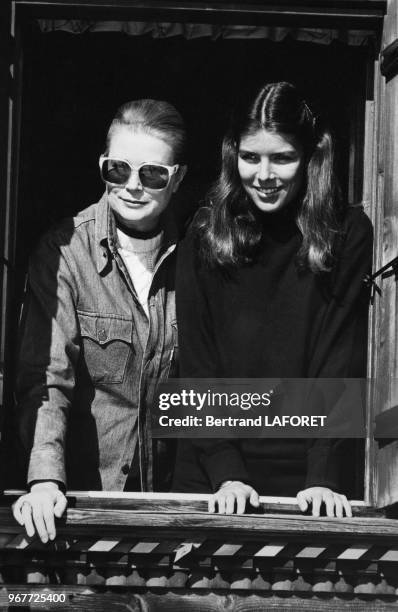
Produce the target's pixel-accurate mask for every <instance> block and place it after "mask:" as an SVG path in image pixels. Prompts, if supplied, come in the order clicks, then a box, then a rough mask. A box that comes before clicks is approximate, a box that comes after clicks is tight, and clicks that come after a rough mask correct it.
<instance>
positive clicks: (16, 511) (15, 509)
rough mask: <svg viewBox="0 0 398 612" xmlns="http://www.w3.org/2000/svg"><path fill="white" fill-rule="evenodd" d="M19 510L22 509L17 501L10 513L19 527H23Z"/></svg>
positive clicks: (18, 500) (19, 500) (20, 503)
mask: <svg viewBox="0 0 398 612" xmlns="http://www.w3.org/2000/svg"><path fill="white" fill-rule="evenodd" d="M21 508H22V501H21V499H17V501H16V502H15V503H14V504H13V505H12V513H13V516H14V518H15V520H16V521H18V523H19V524H20V525H23V524H24V523H23V518H22V514H21Z"/></svg>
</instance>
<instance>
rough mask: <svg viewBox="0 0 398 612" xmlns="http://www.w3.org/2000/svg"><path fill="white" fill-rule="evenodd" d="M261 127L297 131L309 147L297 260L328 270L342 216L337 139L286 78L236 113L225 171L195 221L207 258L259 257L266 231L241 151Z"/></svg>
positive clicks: (224, 261)
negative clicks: (242, 172)
mask: <svg viewBox="0 0 398 612" xmlns="http://www.w3.org/2000/svg"><path fill="white" fill-rule="evenodd" d="M259 129H265V130H268V131H271V132H274V133H280V134H285V135H291V136H294V137H295V138H296V139H297V140H298V142H299V143H300V144H301V146H302V147H303V151H304V157H305V162H304V163H305V171H304V184H303V188H302V190H301V197H300V201H299V202H298V205H297V213H296V223H297V226H298V228H299V229H300V231H301V233H302V236H303V240H302V244H301V248H300V250H299V252H298V254H297V261H298V263H299V265H302V266H306V267H308V268H310V269H311V270H312V271H313V272H314V273H319V272H325V271H327V270H329V269H330V268H331V265H332V263H333V245H334V242H335V238H336V236H337V235H338V234H339V232H340V230H341V217H342V208H341V198H340V190H339V187H338V183H337V179H336V177H335V174H334V169H333V165H334V162H333V157H334V156H333V140H332V137H331V134H330V132H329V131H328V130H327V129H325V128H323V127H321V125H320V122H319V120H317V119H316V118H315V116H314V114H313V112H312V111H311V110H310V108H309V106H308V105H307V103H306V102H305V100H304V99H303V97H302V96H301V95H300V94H299V92H298V91H297V89H296V88H295V87H294V86H293V85H292V84H290V83H286V82H280V83H270V84H267V85H265V86H264V87H263V88H262V89H261V90H260V91H259V93H258V94H257V96H256V97H255V99H254V101H252V102H251V103H250V104H249V105H246V106H244V107H243V108H238V109H237V111H236V112H235V116H234V117H233V120H232V122H231V126H230V128H229V130H228V132H227V134H226V135H225V137H224V140H223V145H222V167H221V172H220V176H219V178H218V179H217V181H216V182H215V184H214V185H213V187H212V188H211V190H210V191H209V193H208V195H207V208H206V209H205V210H204V211H202V214H200V215H198V217H197V219H196V221H195V224H194V227H196V229H197V230H198V231H199V233H200V236H201V238H200V250H201V255H202V258H203V259H204V260H205V262H206V263H207V264H210V265H221V266H236V265H239V264H242V263H248V262H250V261H252V260H253V259H254V257H255V253H256V248H257V247H258V245H259V243H260V241H261V237H262V231H263V230H262V224H261V223H259V221H258V214H256V211H255V210H254V206H253V204H252V202H251V200H250V197H249V196H248V195H247V193H246V192H245V190H244V189H243V186H242V182H241V179H240V176H239V173H238V153H239V144H240V140H241V138H242V136H244V135H247V134H250V133H253V132H256V131H258V130H259ZM203 213H204V214H203Z"/></svg>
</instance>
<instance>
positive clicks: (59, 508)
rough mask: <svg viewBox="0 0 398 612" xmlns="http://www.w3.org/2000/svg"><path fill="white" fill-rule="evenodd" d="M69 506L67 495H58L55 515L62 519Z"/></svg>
mask: <svg viewBox="0 0 398 612" xmlns="http://www.w3.org/2000/svg"><path fill="white" fill-rule="evenodd" d="M67 505H68V500H67V499H66V497H65V495H64V494H63V493H61V492H60V493H59V495H57V502H56V504H55V506H54V514H55V516H56V517H57V518H61V516H62V515H63V513H64V512H65V510H66V507H67Z"/></svg>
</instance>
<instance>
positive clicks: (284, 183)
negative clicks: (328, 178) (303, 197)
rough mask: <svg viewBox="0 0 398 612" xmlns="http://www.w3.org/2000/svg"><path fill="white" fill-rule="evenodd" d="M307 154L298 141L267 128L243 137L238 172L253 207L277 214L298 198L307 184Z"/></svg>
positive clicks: (240, 145)
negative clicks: (304, 171) (304, 184)
mask: <svg viewBox="0 0 398 612" xmlns="http://www.w3.org/2000/svg"><path fill="white" fill-rule="evenodd" d="M303 160H304V153H303V149H302V147H301V146H300V145H299V143H298V142H297V140H296V139H295V138H293V137H290V136H287V135H285V134H283V135H282V134H276V133H274V132H269V131H268V130H265V129H259V130H258V131H256V132H253V133H250V134H246V135H244V136H243V137H242V138H241V141H240V144H239V153H238V172H239V176H240V178H241V181H242V185H243V188H244V189H245V191H246V193H247V194H248V195H249V196H250V198H251V199H252V201H253V204H254V205H255V206H257V208H258V209H259V210H261V211H262V212H266V213H272V212H277V211H279V210H281V209H282V208H284V207H285V206H287V205H288V204H289V203H290V202H292V200H294V198H295V197H296V196H297V194H298V192H299V190H300V187H301V185H302V182H303Z"/></svg>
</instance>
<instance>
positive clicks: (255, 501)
mask: <svg viewBox="0 0 398 612" xmlns="http://www.w3.org/2000/svg"><path fill="white" fill-rule="evenodd" d="M249 501H250V503H251V505H252V506H254V507H255V508H258V507H259V505H260V497H259V494H258V493H257V491H255V490H254V489H252V492H251V493H250V500H249Z"/></svg>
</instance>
